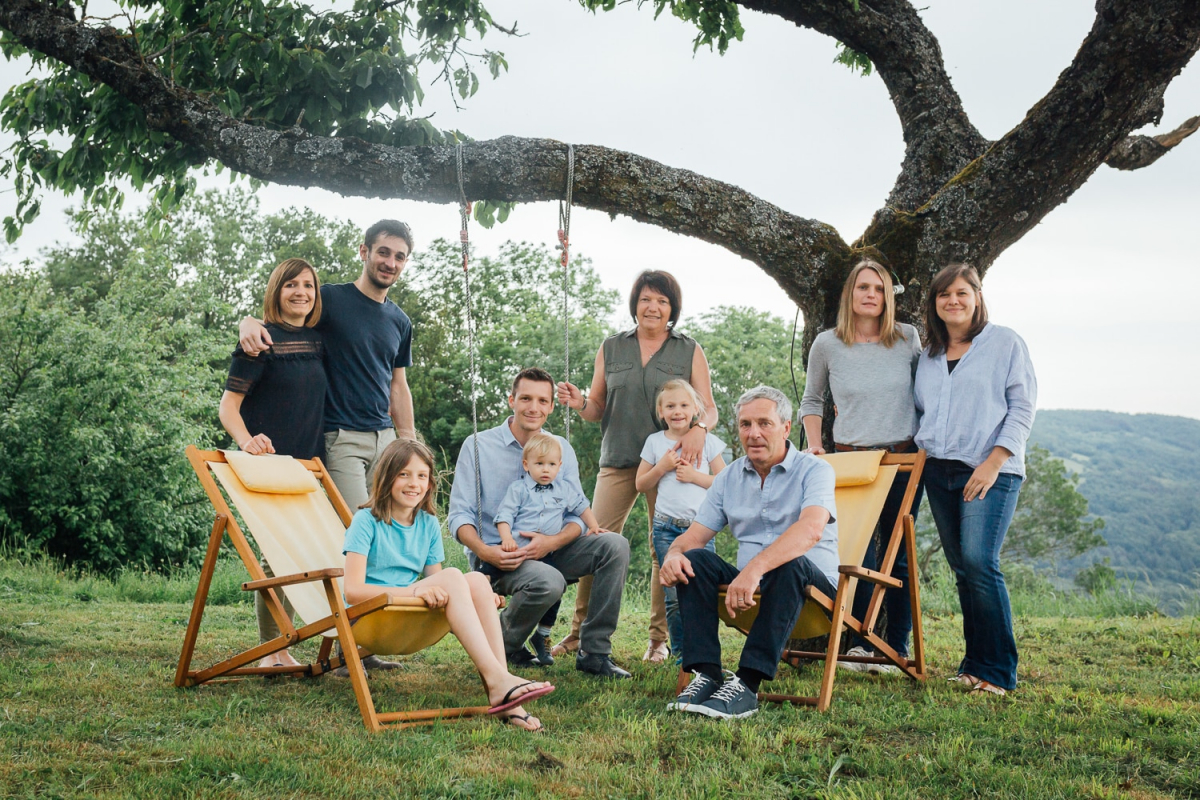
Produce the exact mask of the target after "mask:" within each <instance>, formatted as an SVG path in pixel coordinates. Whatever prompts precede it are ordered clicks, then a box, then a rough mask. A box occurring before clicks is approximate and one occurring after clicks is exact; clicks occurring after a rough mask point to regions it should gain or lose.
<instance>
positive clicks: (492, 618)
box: [464, 572, 505, 664]
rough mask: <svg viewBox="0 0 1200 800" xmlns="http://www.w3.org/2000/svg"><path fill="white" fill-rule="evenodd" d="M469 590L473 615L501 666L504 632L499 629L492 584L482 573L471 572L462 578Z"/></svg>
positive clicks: (503, 661) (503, 657)
mask: <svg viewBox="0 0 1200 800" xmlns="http://www.w3.org/2000/svg"><path fill="white" fill-rule="evenodd" d="M464 577H465V578H466V579H467V585H468V586H469V587H470V589H471V601H472V602H473V603H474V604H475V613H476V614H477V615H478V616H479V624H480V626H481V627H482V628H483V633H484V635H485V636H486V637H487V640H488V645H490V646H491V648H492V655H494V656H495V657H496V660H497V661H499V662H500V663H501V664H503V663H505V656H504V632H503V631H502V630H501V628H500V614H499V611H498V609H497V608H496V593H495V592H494V591H492V582H491V581H489V580H488V579H487V576H485V575H484V574H483V573H482V572H471V573H469V574H467V575H465V576H464Z"/></svg>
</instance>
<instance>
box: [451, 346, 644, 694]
mask: <svg viewBox="0 0 1200 800" xmlns="http://www.w3.org/2000/svg"><path fill="white" fill-rule="evenodd" d="M508 405H509V407H510V408H511V409H512V410H513V415H512V416H511V417H509V418H508V419H507V420H506V421H504V422H502V423H500V424H499V425H497V426H496V427H495V428H491V429H489V430H486V431H480V432H479V435H478V436H477V437H475V439H474V441H473V440H472V438H471V437H468V438H467V440H466V441H465V442H463V445H462V449H460V450H459V453H458V464H457V466H456V467H455V470H454V484H453V486H452V487H451V490H450V512H449V516H448V519H447V523H448V524H449V527H450V530H451V532H453V534H454V535H455V537H456V538H457V539H458V541H460V542H462V544H463V545H464V546H465V547H466V548H467V550H468V551H469V552H468V554H469V557H470V559H471V565H472V567H473V568H476V569H478V568H479V565H480V564H481V563H485V564H488V565H490V566H491V567H494V568H495V571H496V572H497V573H498V574H497V575H496V576H495V577H492V588H493V589H494V590H495V591H496V592H497V593H498V594H502V595H507V596H508V597H509V598H510V599H509V603H508V607H507V608H506V609H505V610H504V612H503V613H502V614H501V615H500V623H501V627H502V629H503V633H504V650H505V652H506V653H507V654H508V657H509V660H510V661H511V662H512V663H514V664H520V665H528V664H531V663H534V657H533V654H532V653H530V652H529V650H528V649H526V647H525V642H526V640H527V639H528V638H529V635H530V634H531V633H532V632H533V631H534V629H535V628H536V626H537V624H538V621H539V620H541V619H542V616H543V615H544V614H545V613H546V611H547V610H548V609H549V608H550V607H551V606H553V605H554V604H555V603H557V602H558V601H559V599H560V598H561V597H562V594H563V591H565V590H566V588H567V583H568V582H570V581H577V580H579V578H581V577H583V576H584V575H592V576H593V583H592V601H591V603H590V604H589V606H588V616H587V618H586V619H585V620H584V622H583V626H582V627H581V628H580V631H579V638H580V648H579V653H578V654H577V656H576V658H575V668H576V669H578V670H580V671H581V672H587V673H590V674H593V675H599V676H601V677H606V678H628V677H629V673H628V672H626V671H625V670H623V669H621V668H620V667H618V666H617V665H616V664H615V663H613V660H612V642H611V639H612V634H613V631H615V630H616V628H617V619H618V617H619V615H620V612H621V595H622V593H623V591H624V589H625V573H626V572H627V571H628V569H629V543H628V542H627V541H625V537H623V536H621V535H620V534H616V533H601V534H598V535H583V534H584V527H583V523H582V521H581V520H580V518H579V517H577V516H574V515H564V517H563V528H562V530H560V531H558V532H557V533H555V534H553V535H545V534H542V533H532V532H528V533H524V534H523V536H524V537H525V538H526V539H528V540H529V543H528V544H525V545H524V546H523V547H520V548H518V549H516V550H512V551H506V550H504V549H503V547H502V546H501V539H500V533H499V531H498V530H497V529H496V524H495V518H496V512H497V510H498V509H499V507H500V503H501V501H502V500H503V499H504V496H505V494H506V493H507V491H508V487H509V485H510V484H512V482H513V481H514V480H517V479H518V478H520V477H521V476H522V475H523V474H524V470H523V469H522V466H521V461H522V450H523V448H524V446H525V443H526V442H528V441H529V439H530V438H531V437H532V436H533V435H534V434H536V433H540V432H541V430H542V426H543V425H544V424H545V423H546V418H547V416H549V414H550V412H551V411H553V410H554V381H553V379H552V378H551V377H550V374H549V373H547V372H546V371H545V370H542V369H538V368H536V367H534V368H530V369H526V370H522V371H521V372H520V373H519V374H518V375H517V377H516V379H515V380H514V381H513V388H512V394H510V395H509V397H508ZM555 438H557V439H558V441H559V444H560V445H562V467H561V470H560V472H559V480H560V481H562V482H563V483H564V484H565V488H569V489H570V493H571V494H574V493H579V494H582V492H583V490H582V488H581V487H580V484H579V461H578V459H577V458H576V457H575V451H574V449H572V447H571V444H570V443H569V442H568V441H567V440H565V439H563V438H561V437H555ZM476 446H477V447H478V452H479V483H478V485H477V484H476V480H475V478H476V466H475V463H476V462H475V450H476ZM551 554H553V558H552V559H550V560H551V561H552V562H553V564H550V563H546V561H547V557H548V556H550V555H551ZM488 571H489V572H491V571H492V570H491V569H489V570H488Z"/></svg>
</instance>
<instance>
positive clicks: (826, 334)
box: [800, 323, 921, 447]
mask: <svg viewBox="0 0 1200 800" xmlns="http://www.w3.org/2000/svg"><path fill="white" fill-rule="evenodd" d="M899 326H900V331H901V333H902V334H903V335H904V338H903V339H900V340H897V341H896V342H895V343H894V344H893V345H892V346H891V347H885V346H884V345H882V344H879V343H874V344H864V343H858V344H852V345H848V344H846V343H845V342H843V341H842V340H841V339H839V338H838V335H837V331H834V330H827V331H822V332H821V333H820V334H818V335H817V340H816V341H815V342H813V346H812V350H810V351H809V353H808V378H807V379H806V382H805V384H804V399H802V400H801V401H800V414H801V416H809V415H816V416H821V413H822V411H823V408H824V403H825V390H826V388H831V389H832V390H833V402H834V405H836V406H837V417H836V418H835V419H834V421H833V439H834V441H835V442H837V443H838V444H847V445H854V446H855V447H870V446H874V445H886V444H895V443H896V442H902V441H904V440H905V439H910V438H912V435H913V433H914V432H916V430H917V413H916V409H915V407H914V405H913V372H914V370H915V369H916V364H917V358H918V357H919V356H920V355H921V337H920V334H918V333H917V329H916V328H914V327H913V326H911V325H905V324H904V323H899Z"/></svg>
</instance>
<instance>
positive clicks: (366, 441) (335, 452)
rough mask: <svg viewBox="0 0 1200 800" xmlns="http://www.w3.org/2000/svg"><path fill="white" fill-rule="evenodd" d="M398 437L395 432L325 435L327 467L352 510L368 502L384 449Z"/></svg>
mask: <svg viewBox="0 0 1200 800" xmlns="http://www.w3.org/2000/svg"><path fill="white" fill-rule="evenodd" d="M395 440H396V431H394V430H392V429H391V428H385V429H384V430H381V431H330V432H329V433H327V434H325V466H326V467H328V468H329V477H330V478H332V479H333V484H334V485H335V486H337V488H338V491H339V492H341V494H342V499H343V500H345V501H346V505H348V506H350V513H352V514H353V513H354V512H355V511H357V510H358V509H359V508H360V507H361V506H363V505H364V504H365V503H366V502H367V497H368V496H369V495H370V493H371V479H372V478H373V477H374V475H375V462H377V461H378V460H379V456H380V455H381V454H382V453H383V448H385V447H387V446H388V445H389V444H391V443H392V442H394V441H395Z"/></svg>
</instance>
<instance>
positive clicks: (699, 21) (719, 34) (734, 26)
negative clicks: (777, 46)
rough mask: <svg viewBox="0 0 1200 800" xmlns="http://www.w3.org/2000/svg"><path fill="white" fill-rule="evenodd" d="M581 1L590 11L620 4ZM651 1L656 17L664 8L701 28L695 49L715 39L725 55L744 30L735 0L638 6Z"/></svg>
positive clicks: (664, 0)
mask: <svg viewBox="0 0 1200 800" xmlns="http://www.w3.org/2000/svg"><path fill="white" fill-rule="evenodd" d="M579 1H580V4H581V5H582V6H583V7H584V8H586V9H589V10H590V11H593V12H594V11H612V10H613V9H614V8H616V7H617V3H616V0H579ZM647 3H651V4H652V5H653V7H654V17H655V19H657V18H658V16H659V15H660V14H662V13H663V11H668V10H669V11H670V12H671V15H672V16H674V17H676V18H677V19H681V20H683V21H684V22H689V23H691V24H693V25H695V26H696V27H697V28H698V29H699V32H698V33H697V34H696V38H695V39H694V40H692V45H693V50H699V49H700V48H701V47H708V48H709V49H711V48H712V46H713V44H714V43H715V44H716V46H717V52H719V53H721V54H722V55H724V54H725V51H726V50H728V49H729V43H730V42H732V41H734V40H737V41H739V42H740V41H741V40H742V35H743V34H744V33H745V30H744V29H743V28H742V22H741V19H740V18H739V16H738V5H737V3H735V2H732V0H638V7H639V8H641V7H642V6H643V5H646V4H647Z"/></svg>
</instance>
